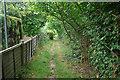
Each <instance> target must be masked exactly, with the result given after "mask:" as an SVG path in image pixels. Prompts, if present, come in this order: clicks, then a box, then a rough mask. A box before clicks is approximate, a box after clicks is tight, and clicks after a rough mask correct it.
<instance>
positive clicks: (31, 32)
mask: <svg viewBox="0 0 120 80" xmlns="http://www.w3.org/2000/svg"><path fill="white" fill-rule="evenodd" d="M45 21H46V20H45V16H44V15H40V14H33V13H30V14H26V16H24V17H23V22H22V23H23V28H24V34H25V35H27V36H35V35H37V34H39V33H40V28H41V27H43V26H44V24H45Z"/></svg>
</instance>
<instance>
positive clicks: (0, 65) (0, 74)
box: [0, 53, 2, 79]
mask: <svg viewBox="0 0 120 80" xmlns="http://www.w3.org/2000/svg"><path fill="white" fill-rule="evenodd" d="M0 79H2V53H0Z"/></svg>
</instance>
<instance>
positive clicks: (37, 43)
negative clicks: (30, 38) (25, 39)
mask: <svg viewBox="0 0 120 80" xmlns="http://www.w3.org/2000/svg"><path fill="white" fill-rule="evenodd" d="M36 45H37V46H38V35H37V36H36Z"/></svg>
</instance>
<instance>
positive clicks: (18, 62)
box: [0, 36, 38, 79]
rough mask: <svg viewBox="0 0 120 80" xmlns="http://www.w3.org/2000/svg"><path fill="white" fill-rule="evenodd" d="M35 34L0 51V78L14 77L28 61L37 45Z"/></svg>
mask: <svg viewBox="0 0 120 80" xmlns="http://www.w3.org/2000/svg"><path fill="white" fill-rule="evenodd" d="M37 39H38V38H37V36H35V37H33V38H32V39H30V40H28V41H26V42H24V41H22V43H20V44H17V45H15V46H13V47H10V48H8V49H6V50H3V51H1V52H0V79H1V78H3V79H4V78H15V77H16V75H18V74H19V72H20V68H21V66H23V65H25V64H26V63H27V62H28V61H30V58H32V57H31V54H32V55H33V53H34V50H35V47H36V45H37V42H36V41H37Z"/></svg>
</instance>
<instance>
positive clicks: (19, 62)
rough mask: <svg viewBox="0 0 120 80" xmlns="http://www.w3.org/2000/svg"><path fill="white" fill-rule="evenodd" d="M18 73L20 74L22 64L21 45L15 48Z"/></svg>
mask: <svg viewBox="0 0 120 80" xmlns="http://www.w3.org/2000/svg"><path fill="white" fill-rule="evenodd" d="M14 55H15V69H16V75H18V74H19V71H20V66H21V47H18V48H16V49H14Z"/></svg>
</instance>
